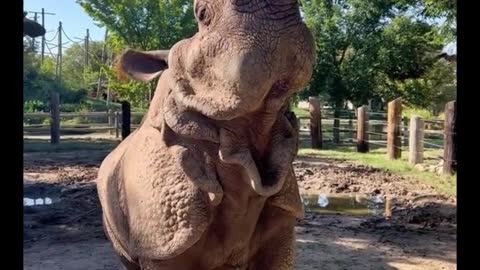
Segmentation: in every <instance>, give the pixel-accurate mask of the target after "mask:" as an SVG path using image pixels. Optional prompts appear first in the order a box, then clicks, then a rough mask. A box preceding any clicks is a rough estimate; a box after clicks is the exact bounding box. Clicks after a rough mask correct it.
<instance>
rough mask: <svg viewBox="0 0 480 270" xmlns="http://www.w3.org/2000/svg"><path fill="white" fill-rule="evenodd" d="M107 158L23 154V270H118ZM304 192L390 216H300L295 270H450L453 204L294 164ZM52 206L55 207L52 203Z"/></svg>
mask: <svg viewBox="0 0 480 270" xmlns="http://www.w3.org/2000/svg"><path fill="white" fill-rule="evenodd" d="M106 154H107V150H102V151H72V152H68V151H62V152H58V153H52V152H49V153H46V152H32V153H25V154H24V160H25V165H24V193H25V197H29V198H45V197H49V198H51V199H52V200H53V204H51V205H38V206H33V207H25V208H24V269H26V270H47V269H48V270H57V269H67V270H85V269H89V270H100V269H122V268H121V267H120V264H119V263H118V260H117V258H116V257H115V255H114V253H113V251H112V249H111V246H110V244H109V242H108V241H107V240H106V238H105V236H104V234H103V231H102V226H101V218H100V214H101V212H100V208H99V203H98V199H97V195H96V190H95V182H94V179H95V177H96V172H97V169H98V166H99V164H100V162H101V161H102V160H103V158H104V157H105V155H106ZM294 165H295V170H296V173H297V176H298V182H299V186H300V188H301V189H302V190H303V191H307V192H314V193H315V192H325V193H338V194H349V193H351V194H365V195H380V196H384V197H385V196H386V197H389V198H392V216H391V218H390V219H388V220H387V219H385V218H384V217H382V216H370V217H361V216H360V217H359V216H344V215H318V214H312V213H310V214H307V216H306V218H305V220H303V221H300V222H299V224H298V226H297V227H296V231H297V247H298V252H297V253H298V255H297V267H296V269H301V270H310V269H326V270H334V269H348V270H349V269H354V270H355V269H359V270H362V269H372V270H381V269H402V270H406V269H411V270H414V269H418V270H420V269H422V270H440V269H456V200H455V198H452V197H449V196H445V195H440V194H438V193H437V192H435V190H434V189H433V188H432V187H429V186H425V185H423V184H421V183H420V182H418V181H414V180H411V179H406V178H402V177H399V176H396V175H393V174H391V173H389V172H385V171H381V170H377V169H373V168H369V167H365V166H357V165H353V164H350V163H348V162H345V161H341V160H332V159H327V158H322V157H299V158H298V159H297V161H296V162H295V164H294ZM57 200H58V202H57Z"/></svg>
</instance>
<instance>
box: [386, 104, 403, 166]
mask: <svg viewBox="0 0 480 270" xmlns="http://www.w3.org/2000/svg"><path fill="white" fill-rule="evenodd" d="M401 115H402V99H400V98H398V99H395V100H393V101H391V102H390V103H388V127H387V130H388V135H387V155H388V158H389V159H399V158H400V157H401V156H402V149H401V147H402V141H401V139H400V134H401V129H400V123H401V120H402V119H401Z"/></svg>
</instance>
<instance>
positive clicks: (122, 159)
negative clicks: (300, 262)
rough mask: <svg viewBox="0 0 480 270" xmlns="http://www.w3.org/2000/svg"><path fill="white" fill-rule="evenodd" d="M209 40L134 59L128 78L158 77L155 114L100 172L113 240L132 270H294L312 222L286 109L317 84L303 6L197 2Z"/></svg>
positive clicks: (126, 63) (127, 65)
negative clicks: (304, 226)
mask: <svg viewBox="0 0 480 270" xmlns="http://www.w3.org/2000/svg"><path fill="white" fill-rule="evenodd" d="M194 5H195V6H194V7H195V14H196V17H197V21H198V22H199V32H198V33H197V34H196V35H195V36H193V37H192V38H190V39H186V40H183V41H180V42H179V43H177V44H176V45H175V46H173V47H172V48H171V49H170V50H166V51H152V52H139V51H133V50H127V51H126V52H125V53H124V54H123V55H122V56H121V58H120V61H119V65H120V68H121V70H122V71H123V72H125V73H127V74H129V75H130V76H131V77H133V78H135V79H138V80H142V81H146V82H148V81H150V80H153V79H155V78H157V77H159V76H160V79H159V82H158V86H157V89H156V93H155V96H154V98H153V100H152V103H151V105H150V109H149V111H148V114H147V116H146V118H145V120H144V122H143V124H142V125H141V127H140V128H139V129H137V131H135V132H134V133H132V134H131V135H130V136H129V137H127V138H126V139H125V140H124V141H123V142H122V143H121V144H120V145H119V146H118V147H117V148H116V149H115V150H114V151H113V152H112V153H111V154H110V155H109V156H107V158H106V159H105V160H104V162H103V163H102V165H101V167H100V170H99V174H98V193H99V197H100V202H101V205H102V209H103V221H104V228H105V231H106V234H107V235H108V237H109V239H110V240H111V242H112V244H113V246H114V249H115V251H116V252H117V253H118V254H119V255H120V257H121V260H122V262H123V263H124V265H125V266H126V267H127V269H130V270H133V269H165V270H167V269H168V270H170V269H172V270H173V269H178V270H184V269H185V270H190V269H192V270H193V269H199V270H220V269H225V270H226V269H242V270H243V269H248V270H256V269H266V270H268V269H272V270H273V269H276V270H284V269H292V267H293V259H294V225H295V219H296V218H302V217H303V208H302V204H301V201H300V196H299V192H298V187H297V184H296V181H295V176H294V173H293V168H292V162H293V159H294V158H295V155H296V152H297V147H298V145H297V143H298V137H297V136H298V128H297V126H296V119H295V116H294V115H293V114H292V113H288V112H286V111H285V110H286V101H287V99H288V98H289V97H290V96H291V95H292V94H293V93H294V92H295V91H298V90H299V89H301V88H302V87H304V86H305V85H306V84H307V83H308V81H309V79H310V77H311V74H312V69H313V63H314V58H315V55H314V44H313V40H312V37H311V34H310V32H309V31H308V29H307V28H306V27H305V25H304V24H303V23H302V22H301V18H300V14H299V10H298V6H297V3H296V1H294V0H277V1H273V0H270V1H267V0H251V1H248V0H216V1H213V0H210V1H208V0H203V1H201V0H197V1H195V2H194Z"/></svg>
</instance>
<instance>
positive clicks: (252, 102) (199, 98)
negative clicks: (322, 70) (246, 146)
mask: <svg viewBox="0 0 480 270" xmlns="http://www.w3.org/2000/svg"><path fill="white" fill-rule="evenodd" d="M194 12H195V17H196V20H197V22H198V26H199V31H198V33H196V34H195V35H194V36H193V37H192V38H189V39H185V40H182V41H180V42H178V43H177V44H175V45H174V46H173V47H172V48H171V49H170V50H169V51H152V52H138V51H133V50H128V51H126V52H125V53H124V54H123V56H122V58H121V61H120V62H121V67H122V69H123V71H124V72H126V73H128V74H130V75H131V76H132V77H134V78H136V79H139V80H143V81H149V80H152V79H154V78H155V77H157V76H159V75H160V74H161V72H162V71H163V70H164V69H166V68H169V72H170V74H171V75H172V80H171V81H172V88H174V89H172V90H174V93H175V95H176V97H175V99H176V100H177V102H178V103H181V104H183V105H184V106H185V107H187V108H189V109H191V110H194V111H198V112H200V113H202V114H203V115H205V116H207V117H209V118H211V119H215V120H231V119H234V118H236V117H239V116H242V115H245V114H247V113H250V112H254V111H256V110H257V109H259V108H260V107H261V106H262V105H263V104H264V102H265V99H266V97H267V96H268V94H269V93H270V94H271V93H274V94H275V95H276V96H278V95H281V96H285V97H289V96H290V95H291V94H293V93H294V92H295V91H297V90H299V89H301V88H302V87H304V86H305V85H306V84H307V83H308V81H309V79H310V77H311V74H312V69H313V63H314V57H315V55H314V44H313V39H312V37H311V34H310V32H309V31H308V29H307V28H306V26H305V25H304V23H303V22H302V19H301V16H300V12H299V8H298V3H297V1H296V0H195V1H194ZM167 58H168V60H167ZM167 63H168V64H167ZM275 92H276V93H275Z"/></svg>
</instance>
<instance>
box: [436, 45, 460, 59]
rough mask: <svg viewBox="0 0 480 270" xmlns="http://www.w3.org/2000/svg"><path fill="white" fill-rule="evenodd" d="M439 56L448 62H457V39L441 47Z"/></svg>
mask: <svg viewBox="0 0 480 270" xmlns="http://www.w3.org/2000/svg"><path fill="white" fill-rule="evenodd" d="M439 57H441V58H444V59H445V60H447V61H449V62H451V63H452V62H455V63H456V62H457V41H453V42H450V43H449V44H447V45H445V47H443V49H442V52H441V53H440V55H439Z"/></svg>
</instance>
